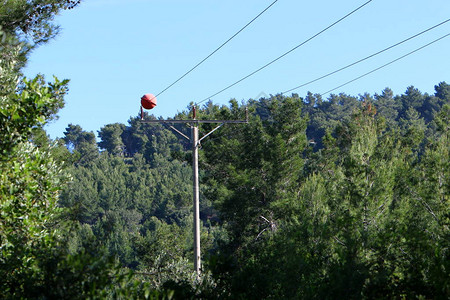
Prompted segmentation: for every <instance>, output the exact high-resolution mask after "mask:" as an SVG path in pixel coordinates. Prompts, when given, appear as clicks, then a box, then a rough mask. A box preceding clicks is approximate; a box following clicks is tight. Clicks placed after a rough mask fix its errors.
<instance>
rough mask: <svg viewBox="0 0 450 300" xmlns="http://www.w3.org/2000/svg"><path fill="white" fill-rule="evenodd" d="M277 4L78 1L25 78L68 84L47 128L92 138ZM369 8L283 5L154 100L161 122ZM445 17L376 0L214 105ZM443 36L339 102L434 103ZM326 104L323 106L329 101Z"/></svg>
mask: <svg viewBox="0 0 450 300" xmlns="http://www.w3.org/2000/svg"><path fill="white" fill-rule="evenodd" d="M272 2H273V0H244V1H243V0H241V1H237V0H227V1H218V0H215V1H214V0H191V1H186V0H126V1H124V0H84V1H83V2H82V3H81V5H80V6H79V7H78V8H76V9H74V10H69V11H65V12H64V13H63V14H62V15H60V16H58V17H57V18H56V19H55V22H56V23H58V24H60V26H61V29H62V30H61V34H60V35H59V36H58V37H57V38H56V39H55V40H53V41H51V42H50V43H49V44H47V45H44V46H42V47H40V48H38V49H37V50H36V51H35V52H34V53H33V54H32V55H31V57H30V61H29V64H28V67H27V69H26V70H25V74H26V75H27V76H29V77H31V76H34V75H36V74H37V73H42V74H44V75H46V78H47V79H48V80H50V79H51V77H52V75H55V76H57V77H58V78H60V79H65V78H67V79H70V80H71V81H70V92H69V94H68V95H67V97H66V106H65V108H64V109H63V110H62V111H61V112H60V114H59V115H60V119H59V120H58V121H55V122H53V123H52V124H50V125H48V126H47V128H46V129H47V131H48V133H49V134H50V136H51V137H52V138H55V137H62V136H63V132H64V130H65V127H66V126H67V125H68V124H69V123H73V124H79V125H81V126H82V127H83V129H85V130H88V131H93V132H94V133H95V134H97V130H99V129H100V128H101V127H102V126H104V125H106V124H110V123H116V122H120V123H124V124H127V121H128V119H129V118H130V116H136V115H137V114H138V111H139V107H140V97H141V96H142V95H143V94H145V93H153V94H158V93H159V92H160V91H162V90H163V89H164V88H165V87H167V86H168V85H169V84H171V83H172V82H173V81H175V80H176V79H177V78H178V77H180V76H181V75H182V74H184V73H185V72H186V71H187V70H189V69H190V68H191V67H193V66H194V65H195V64H196V63H198V62H199V61H200V60H202V59H203V58H205V57H206V56H207V55H208V54H210V53H211V52H212V51H213V50H215V49H216V48H217V47H218V46H219V45H221V44H222V43H223V42H224V41H225V40H227V39H228V38H229V37H230V36H231V35H233V34H234V33H235V32H236V31H238V30H239V29H240V28H241V27H242V26H244V25H245V24H246V23H247V22H249V21H250V20H251V19H252V18H253V17H255V16H256V15H257V14H258V13H259V12H261V11H262V10H263V9H264V8H265V7H267V6H268V5H269V4H270V3H272ZM364 2H366V1H365V0H361V1H360V0H358V1H356V0H353V1H336V0H321V1H320V0H318V1H299V0H279V1H278V2H277V3H276V4H275V5H274V6H273V7H272V8H271V9H269V10H268V11H267V12H266V13H265V14H264V15H262V16H261V17H260V18H259V19H258V20H256V21H255V22H254V23H253V24H251V25H250V26H249V27H248V28H247V29H246V30H245V31H243V32H242V33H241V34H240V35H238V36H237V37H236V38H234V39H233V40H232V41H231V42H230V43H228V44H227V45H226V46H225V47H224V48H222V49H221V50H220V51H219V52H217V53H216V54H215V55H214V56H212V57H211V58H210V59H209V60H207V61H206V62H205V63H204V64H202V65H201V66H200V67H198V68H197V69H196V70H195V71H193V72H192V73H191V74H189V75H188V76H187V77H185V78H184V79H183V80H182V81H180V82H179V83H178V84H176V85H175V86H173V87H172V88H170V89H169V90H167V91H166V92H165V93H163V94H162V95H161V96H159V97H158V106H157V107H156V108H155V109H153V110H152V111H151V113H153V114H154V115H156V116H163V117H172V116H174V114H176V113H177V112H179V111H183V110H186V108H187V105H188V104H189V103H190V102H191V101H193V102H196V101H197V102H198V101H201V100H203V99H204V98H206V97H208V96H210V95H212V94H214V93H215V92H217V91H219V90H221V89H222V88H224V87H226V86H228V85H229V84H231V83H233V82H235V81H236V80H238V79H240V78H242V77H244V76H246V75H248V74H249V73H251V72H253V71H255V70H256V69H258V68H259V67H261V66H263V65H264V64H266V63H268V62H269V61H271V60H273V59H275V58H276V57H278V56H280V55H281V54H283V53H285V52H286V51H288V50H290V49H292V48H293V47H295V46H296V45H298V44H300V43H301V42H303V41H305V40H306V39H308V38H309V37H311V36H313V35H314V34H316V33H318V32H319V31H321V30H322V29H324V28H325V27H327V26H328V25H330V24H331V23H333V22H334V21H336V20H338V19H339V18H341V17H342V16H344V15H345V14H347V13H348V12H350V11H352V10H353V9H355V8H356V7H358V6H360V5H361V4H363V3H364ZM448 18H450V1H449V0H426V1H424V0H373V1H372V2H371V3H369V4H368V5H367V6H365V7H364V8H362V9H361V10H360V11H358V12H357V13H355V14H354V15H352V16H350V17H349V18H347V19H346V20H344V21H342V22H341V23H339V24H338V25H336V26H335V27H333V28H331V29H330V30H328V31H326V32H325V33H323V34H322V35H320V36H318V37H317V38H315V39H313V40H311V41H310V42H308V43H307V44H305V45H304V46H302V47H300V48H298V49H297V50H296V51H294V52H292V53H290V54H289V55H287V56H286V57H284V58H282V59H281V60H279V61H278V62H276V63H275V64H273V65H271V66H269V67H268V68H266V69H264V70H263V71H261V72H259V73H257V74H256V75H254V76H252V77H250V78H248V79H247V80H245V81H243V82H241V83H240V84H238V85H236V86H234V87H233V88H231V89H229V90H227V91H225V92H223V93H221V94H220V95H218V96H216V97H214V98H212V100H213V102H214V103H220V104H227V103H228V101H229V100H230V99H231V98H235V99H237V100H239V101H240V100H248V99H249V98H259V97H261V96H264V95H270V94H277V93H280V92H283V91H286V90H288V89H291V88H293V87H295V86H298V85H300V84H302V83H305V82H308V81H310V80H313V79H315V78H317V77H320V76H322V75H324V74H326V73H329V72H332V71H334V70H336V69H339V68H340V67H343V66H345V65H348V64H350V63H352V62H355V61H357V60H359V59H361V58H364V57H366V56H368V55H370V54H372V53H375V52H377V51H379V50H382V49H384V48H386V47H388V46H390V45H393V44H395V43H397V42H399V41H401V40H403V39H406V38H408V37H410V36H412V35H414V34H416V33H419V32H421V31H423V30H425V29H427V28H429V27H431V26H433V25H436V24H438V23H440V22H442V21H444V20H446V19H448ZM447 33H450V22H448V23H446V24H444V25H442V26H440V27H439V28H437V29H434V30H432V31H430V32H428V33H426V34H424V35H422V36H420V37H418V38H416V39H414V40H411V41H409V42H407V43H404V44H402V45H401V46H398V47H396V48H394V49H392V50H390V51H388V52H385V53H383V54H381V55H379V56H376V57H374V58H372V59H370V60H367V61H365V62H363V63H361V64H358V65H356V66H354V67H351V68H349V69H347V70H345V71H343V72H340V73H338V74H335V75H333V76H330V77H328V78H326V79H323V80H320V81H318V82H315V83H313V84H310V85H308V86H305V87H302V88H300V89H298V90H296V91H294V92H295V93H298V94H299V95H300V96H301V97H304V96H305V95H306V93H307V92H308V91H311V92H313V93H323V92H326V91H328V90H330V89H332V88H334V87H336V86H339V85H340V84H342V83H344V82H347V81H349V80H351V79H353V78H355V77H357V76H359V75H362V74H364V73H366V72H368V71H370V70H372V69H374V68H377V67H379V66H381V65H383V64H385V63H387V62H389V61H391V60H393V59H396V58H398V57H400V56H402V55H404V54H406V53H408V52H410V51H412V50H414V49H416V48H418V47H420V46H422V45H424V44H426V43H429V42H431V41H432V40H434V39H436V38H438V37H441V36H443V35H445V34H447ZM449 53H450V37H447V38H445V39H443V40H441V41H439V42H437V43H435V44H433V45H431V46H429V47H427V48H425V49H423V50H421V51H419V52H417V53H415V54H412V55H410V56H408V57H406V58H404V59H403V60H400V61H398V62H396V63H394V64H392V65H390V66H388V67H386V68H384V69H381V70H379V71H377V72H375V73H372V74H371V75H369V76H367V77H365V78H363V79H360V80H358V81H355V82H353V83H351V84H349V85H346V86H344V87H342V88H340V89H338V90H336V91H334V93H336V94H338V93H341V92H343V93H346V94H350V95H355V96H357V95H359V94H362V93H364V92H368V93H370V94H374V93H381V91H382V90H383V89H384V88H385V87H390V88H391V89H392V90H393V91H394V93H395V94H401V93H403V92H404V91H405V90H406V88H407V87H408V86H410V85H414V86H415V87H417V88H418V89H419V90H421V91H422V92H428V93H433V92H434V85H436V84H438V83H439V82H441V81H446V82H447V83H449V81H450V59H449ZM325 97H326V96H325Z"/></svg>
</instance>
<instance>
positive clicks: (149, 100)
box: [141, 94, 156, 109]
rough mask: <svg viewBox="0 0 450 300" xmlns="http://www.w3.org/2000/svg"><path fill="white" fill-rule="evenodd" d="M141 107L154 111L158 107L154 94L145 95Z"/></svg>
mask: <svg viewBox="0 0 450 300" xmlns="http://www.w3.org/2000/svg"><path fill="white" fill-rule="evenodd" d="M141 105H142V107H143V108H145V109H152V108H154V107H155V106H156V97H155V96H154V95H153V94H145V95H144V96H142V98H141Z"/></svg>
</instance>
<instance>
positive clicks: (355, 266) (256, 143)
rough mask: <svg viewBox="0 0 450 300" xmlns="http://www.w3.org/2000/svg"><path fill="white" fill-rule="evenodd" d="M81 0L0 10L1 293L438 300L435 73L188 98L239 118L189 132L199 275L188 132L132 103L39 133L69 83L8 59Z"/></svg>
mask: <svg viewBox="0 0 450 300" xmlns="http://www.w3.org/2000/svg"><path fill="white" fill-rule="evenodd" d="M78 2H79V1H58V0H52V1H50V0H48V1H10V2H7V4H8V5H6V6H2V7H0V15H3V14H6V15H8V18H3V17H2V18H1V19H0V26H1V28H0V71H1V72H0V158H1V159H0V169H1V172H0V226H1V227H0V243H1V246H0V247H1V248H0V249H1V252H0V298H4V299H28V298H32V299H34V298H36V299H86V298H91V299H105V298H107V299H108V298H112V299H116V298H118V299H197V298H200V299H341V298H348V299H361V298H363V299H374V298H376V299H377V298H394V299H414V298H420V299H447V298H448V296H449V295H450V281H449V279H448V278H449V268H450V264H449V262H450V255H449V249H450V248H449V247H450V239H449V237H450V235H449V234H450V232H449V225H450V210H449V209H450V199H449V170H450V166H449V159H448V158H449V147H450V143H449V114H450V111H449V109H450V85H449V84H447V83H446V82H440V83H437V84H436V86H435V87H434V90H435V92H434V93H433V94H427V93H422V92H421V91H419V90H418V89H416V88H414V87H413V86H410V87H408V88H407V90H406V91H405V92H404V93H403V94H400V95H394V92H393V91H392V90H390V89H389V88H386V89H384V90H383V91H381V92H380V94H375V95H370V94H367V93H364V94H360V95H358V96H352V95H346V94H338V95H336V94H334V95H331V96H330V97H328V98H327V99H322V97H321V96H320V95H318V94H313V93H308V94H307V95H305V97H300V96H299V95H297V94H292V95H290V96H287V95H274V96H270V97H267V98H261V99H249V100H248V101H243V102H241V103H239V102H238V101H236V100H231V101H230V102H229V104H228V105H217V104H214V103H212V102H208V103H206V104H204V105H202V106H201V107H197V118H199V119H221V120H233V119H243V118H245V116H246V113H248V117H249V122H248V124H245V125H241V124H240V125H233V124H228V125H227V126H224V127H222V128H220V130H217V131H215V132H214V133H213V134H212V135H211V136H209V137H208V138H207V139H205V140H203V141H202V143H201V149H200V170H201V172H200V180H201V195H200V218H201V246H202V249H201V251H202V259H203V262H202V263H203V265H202V274H201V276H199V277H198V276H197V274H195V272H194V271H193V234H192V231H193V212H192V169H191V164H192V153H191V146H190V144H189V142H188V141H187V140H186V139H183V138H182V137H180V136H179V135H178V134H177V133H176V132H174V131H173V130H171V129H170V128H169V127H166V126H165V125H162V124H151V123H143V122H141V116H140V115H139V116H133V117H130V119H129V121H128V123H127V124H121V123H113V124H106V125H104V126H103V127H102V128H99V130H98V131H97V132H95V133H94V132H89V131H85V130H84V129H83V128H82V127H81V126H80V125H77V124H68V125H67V127H66V130H65V132H64V137H62V138H60V139H56V140H51V139H50V138H49V137H48V136H47V134H46V132H45V129H44V125H45V124H46V123H47V122H49V121H50V120H53V119H55V118H57V113H58V111H59V109H61V108H62V107H63V106H64V95H65V94H66V92H67V89H68V86H69V81H68V80H59V79H57V78H54V79H53V81H52V82H47V81H46V80H45V78H43V76H42V75H38V76H36V77H35V78H31V79H29V78H25V77H24V76H23V74H22V69H23V67H24V65H25V64H26V61H27V59H28V57H29V55H30V51H31V50H32V49H34V48H35V47H37V46H39V45H40V44H42V43H45V42H47V41H48V40H50V39H51V38H52V37H54V35H55V34H56V32H57V26H56V25H54V24H53V23H52V18H53V16H54V15H55V14H57V13H58V12H59V11H61V10H62V9H70V8H73V7H75V6H76V5H77V4H78ZM25 4H26V5H25ZM36 5H37V6H40V7H41V9H40V10H31V8H33V7H34V6H36ZM32 11H36V12H35V13H32ZM23 15H27V16H28V17H27V18H25V19H24V18H22V17H21V16H23ZM362 92H363V91H362ZM156 118H157V117H156V116H153V115H149V114H147V113H146V114H145V115H144V119H146V120H149V119H156ZM173 118H174V119H188V118H192V113H191V110H190V107H188V108H187V109H186V110H185V111H183V112H181V113H178V114H177V115H175V116H173ZM174 126H175V127H176V129H177V130H178V131H180V132H182V133H184V134H186V135H189V130H190V128H189V127H187V126H186V125H182V124H176V125H174ZM213 126H214V124H200V125H199V131H200V133H201V134H204V133H207V132H209V131H210V130H211V129H213V128H214V127H213Z"/></svg>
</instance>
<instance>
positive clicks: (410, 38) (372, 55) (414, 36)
mask: <svg viewBox="0 0 450 300" xmlns="http://www.w3.org/2000/svg"><path fill="white" fill-rule="evenodd" d="M448 21H450V19H447V20H445V21H444V22H441V23H439V24H437V25H434V26H433V27H430V28H428V29H426V30H424V31H422V32H419V33H417V34H415V35H413V36H411V37H409V38H407V39H404V40H403V41H401V42H398V43H396V44H394V45H392V46H389V47H387V48H385V49H383V50H381V51H378V52H376V53H374V54H371V55H369V56H366V57H364V58H363V59H360V60H358V61H356V62H354V63H351V64H349V65H347V66H345V67H342V68H340V69H338V70H336V71H333V72H330V73H328V74H326V75H323V76H321V77H318V78H316V79H314V80H311V81H308V82H306V83H303V84H301V85H299V86H296V87H295V88H292V89H289V90H287V91H285V92H282V93H281V94H286V93H289V92H291V91H293V90H296V89H299V88H301V87H304V86H306V85H308V84H311V83H313V82H316V81H319V80H321V79H323V78H326V77H328V76H330V75H333V74H336V73H338V72H340V71H343V70H345V69H347V68H350V67H352V66H354V65H356V64H359V63H361V62H363V61H365V60H367V59H369V58H372V57H374V56H376V55H378V54H381V53H383V52H385V51H387V50H390V49H392V48H394V47H397V46H399V45H401V44H403V43H405V42H407V41H409V40H412V39H414V38H416V37H418V36H420V35H422V34H424V33H426V32H428V31H430V30H432V29H434V28H436V27H439V26H441V25H443V24H445V23H447V22H448Z"/></svg>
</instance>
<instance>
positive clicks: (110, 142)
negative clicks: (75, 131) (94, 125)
mask: <svg viewBox="0 0 450 300" xmlns="http://www.w3.org/2000/svg"><path fill="white" fill-rule="evenodd" d="M124 129H125V125H123V124H120V123H115V124H108V125H106V126H104V127H102V128H101V129H100V131H99V132H98V136H99V138H100V139H101V141H100V142H99V143H98V145H99V147H100V148H103V149H106V151H108V152H109V153H110V154H113V155H123V153H124V150H125V149H124V148H125V145H124V143H123V141H122V133H123V131H124Z"/></svg>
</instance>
